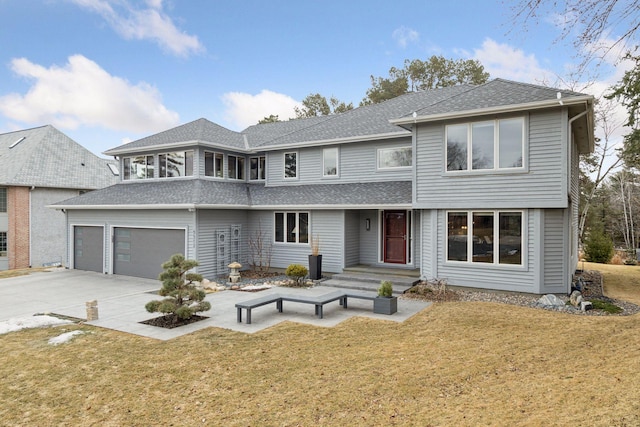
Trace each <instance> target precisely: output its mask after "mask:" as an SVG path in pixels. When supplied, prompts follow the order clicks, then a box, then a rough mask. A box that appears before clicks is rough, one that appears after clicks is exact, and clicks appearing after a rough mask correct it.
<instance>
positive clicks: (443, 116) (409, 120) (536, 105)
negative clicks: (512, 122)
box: [389, 95, 593, 125]
mask: <svg viewBox="0 0 640 427" xmlns="http://www.w3.org/2000/svg"><path fill="white" fill-rule="evenodd" d="M589 101H593V96H591V95H585V96H576V97H572V98H562V104H558V100H557V99H548V100H544V101H536V102H527V103H525V104H515V105H513V104H511V105H502V106H497V107H488V108H477V109H473V110H462V111H456V112H453V113H440V114H429V115H425V116H418V115H417V114H416V116H415V117H402V118H400V119H392V120H389V123H392V124H394V125H408V124H413V123H426V122H434V121H439V120H451V119H462V118H468V117H469V116H481V115H486V114H500V113H511V112H519V111H523V110H537V109H543V108H550V107H558V106H561V105H576V104H583V103H588V102H589Z"/></svg>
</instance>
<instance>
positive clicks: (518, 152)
mask: <svg viewBox="0 0 640 427" xmlns="http://www.w3.org/2000/svg"><path fill="white" fill-rule="evenodd" d="M446 153H447V160H446V165H447V172H454V171H492V170H499V169H517V168H522V167H523V166H524V163H523V157H524V118H522V117H516V118H510V119H497V120H489V121H483V122H474V123H463V124H456V125H449V126H447V128H446Z"/></svg>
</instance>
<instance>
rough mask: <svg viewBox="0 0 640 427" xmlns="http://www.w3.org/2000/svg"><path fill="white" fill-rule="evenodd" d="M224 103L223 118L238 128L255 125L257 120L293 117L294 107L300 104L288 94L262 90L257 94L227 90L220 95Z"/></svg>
mask: <svg viewBox="0 0 640 427" xmlns="http://www.w3.org/2000/svg"><path fill="white" fill-rule="evenodd" d="M222 102H224V104H225V105H226V107H227V109H226V112H225V119H226V120H228V121H229V122H230V123H232V124H233V125H235V126H238V128H240V129H244V128H246V127H247V126H251V125H255V124H256V123H258V121H259V120H262V119H263V118H265V117H268V116H270V115H271V114H273V115H275V116H278V117H279V118H280V120H288V119H289V118H292V117H295V111H294V107H299V108H300V107H302V104H301V103H300V102H298V101H296V100H295V99H293V98H291V97H290V96H288V95H284V94H281V93H276V92H272V91H270V90H262V91H261V92H260V93H259V94H257V95H251V94H249V93H243V92H228V93H225V94H224V95H222Z"/></svg>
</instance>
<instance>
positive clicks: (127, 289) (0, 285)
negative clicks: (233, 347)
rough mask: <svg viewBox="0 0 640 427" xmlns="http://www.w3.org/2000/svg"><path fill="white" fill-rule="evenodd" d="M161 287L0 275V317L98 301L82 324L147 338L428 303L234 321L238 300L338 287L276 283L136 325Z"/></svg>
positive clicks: (52, 274)
mask: <svg viewBox="0 0 640 427" xmlns="http://www.w3.org/2000/svg"><path fill="white" fill-rule="evenodd" d="M159 288H160V282H159V281H157V280H150V279H140V278H136V277H128V276H117V275H104V274H99V273H94V272H88V271H79V270H66V269H62V268H59V269H52V270H51V271H46V272H34V273H32V274H29V275H26V276H20V277H14V278H7V279H1V280H0V295H2V298H0V321H4V320H8V319H10V318H18V317H26V316H32V315H34V314H37V313H53V314H58V315H64V316H69V317H74V318H78V319H86V316H87V312H86V302H87V301H91V300H97V301H98V315H99V318H98V320H94V321H90V322H86V323H88V324H90V325H94V326H99V327H102V328H107V329H114V330H117V331H121V332H127V333H131V334H136V335H140V336H145V337H149V338H154V339H159V340H168V339H171V338H176V337H179V336H182V335H185V334H188V333H191V332H195V331H198V330H201V329H204V328H208V327H217V328H224V329H230V330H234V331H239V332H245V333H254V332H258V331H261V330H263V329H265V328H268V327H270V326H273V325H277V324H278V323H280V322H283V321H291V322H299V323H306V324H310V325H315V326H321V327H332V326H335V325H337V324H339V323H341V322H343V321H344V320H346V319H349V318H351V317H353V316H364V317H369V318H374V319H380V320H386V321H394V322H403V321H404V320H406V319H408V318H410V317H411V316H413V315H415V314H416V313H418V312H419V311H421V310H423V309H424V308H426V307H428V306H429V304H430V303H428V302H424V301H415V300H406V299H399V300H398V312H397V313H395V314H393V315H390V316H387V315H383V314H374V313H373V311H372V302H371V301H365V300H349V308H348V309H346V310H345V309H343V308H342V307H341V306H340V305H339V303H338V302H337V301H336V302H335V303H330V304H327V305H326V306H325V307H324V318H323V319H319V318H317V317H316V316H315V315H314V309H313V306H310V305H308V304H299V303H288V304H286V306H285V307H284V312H283V313H278V311H277V310H276V308H275V306H274V305H269V306H264V307H260V308H258V309H256V310H255V311H254V313H253V319H252V323H251V324H250V325H247V324H245V323H238V322H237V321H236V308H235V304H236V303H237V302H240V301H246V300H249V299H252V298H255V297H256V296H258V295H260V296H261V295H267V294H268V293H275V292H280V293H283V292H286V293H288V294H301V295H308V296H317V295H323V294H326V293H329V292H332V291H335V290H336V288H332V287H330V286H315V287H313V288H308V289H296V288H276V289H267V290H263V291H260V292H258V293H253V292H241V291H231V290H226V291H221V292H216V293H211V294H208V295H207V297H206V300H207V301H209V302H210V303H211V310H209V311H207V312H204V313H200V314H201V315H202V316H206V317H208V319H206V320H203V321H200V322H196V323H192V324H190V325H186V326H181V327H178V328H174V329H165V328H159V327H155V326H149V325H143V324H140V323H139V322H141V321H144V320H147V319H150V318H152V317H156V316H157V314H155V313H154V314H152V313H148V312H147V311H146V310H145V308H144V306H145V304H146V303H147V302H149V301H151V300H154V299H159V298H161V297H159V296H158V295H155V294H153V292H154V291H157V290H158V289H159Z"/></svg>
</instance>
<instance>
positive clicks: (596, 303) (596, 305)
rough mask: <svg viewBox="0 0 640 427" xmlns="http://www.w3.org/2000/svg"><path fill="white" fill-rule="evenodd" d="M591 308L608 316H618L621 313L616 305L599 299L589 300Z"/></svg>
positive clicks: (620, 309)
mask: <svg viewBox="0 0 640 427" xmlns="http://www.w3.org/2000/svg"><path fill="white" fill-rule="evenodd" d="M591 306H592V307H593V309H594V310H602V311H604V312H605V313H609V314H618V313H620V312H622V308H620V307H618V306H617V305H615V304H613V303H610V302H608V301H602V300H599V299H594V300H591Z"/></svg>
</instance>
